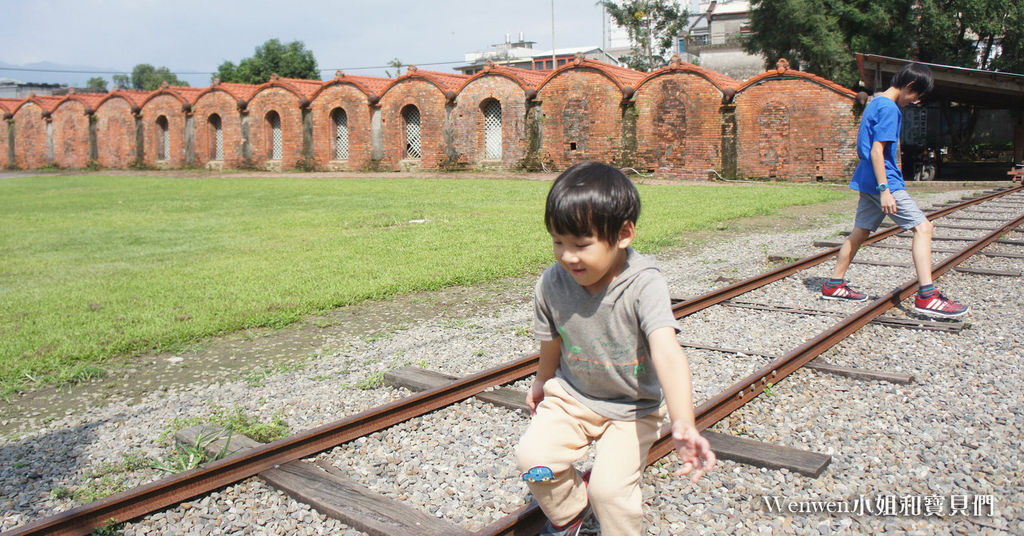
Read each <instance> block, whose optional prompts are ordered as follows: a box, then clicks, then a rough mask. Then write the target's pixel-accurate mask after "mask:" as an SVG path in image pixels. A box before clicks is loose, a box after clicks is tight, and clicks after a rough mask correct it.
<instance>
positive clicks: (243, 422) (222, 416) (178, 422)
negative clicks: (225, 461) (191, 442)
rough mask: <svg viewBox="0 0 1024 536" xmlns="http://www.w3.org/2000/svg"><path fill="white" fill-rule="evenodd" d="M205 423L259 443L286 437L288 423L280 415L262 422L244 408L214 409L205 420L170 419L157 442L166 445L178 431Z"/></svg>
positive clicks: (276, 414) (193, 418)
mask: <svg viewBox="0 0 1024 536" xmlns="http://www.w3.org/2000/svg"><path fill="white" fill-rule="evenodd" d="M206 423H213V424H216V425H218V426H220V427H222V428H224V429H225V430H229V431H231V432H234V433H236V434H241V435H244V436H246V437H248V438H250V439H252V440H254V441H259V442H261V443H270V442H271V441H276V440H278V439H281V438H283V437H287V436H288V423H287V422H285V420H284V415H282V414H281V413H275V414H274V415H273V416H271V418H270V422H263V421H261V420H260V419H259V418H258V417H257V416H255V415H253V414H251V413H248V412H247V411H246V410H245V408H243V407H241V406H235V407H234V408H233V409H231V410H228V409H226V408H222V407H215V408H214V412H213V415H211V416H210V417H208V418H205V419H203V418H199V417H189V418H186V419H179V418H174V419H171V422H170V423H168V424H167V426H166V427H164V431H163V432H161V433H160V436H159V437H158V438H157V441H158V442H160V443H163V444H166V443H168V442H169V441H170V440H171V438H173V437H174V434H176V433H178V431H179V430H181V429H183V428H188V427H189V426H196V425H199V424H206Z"/></svg>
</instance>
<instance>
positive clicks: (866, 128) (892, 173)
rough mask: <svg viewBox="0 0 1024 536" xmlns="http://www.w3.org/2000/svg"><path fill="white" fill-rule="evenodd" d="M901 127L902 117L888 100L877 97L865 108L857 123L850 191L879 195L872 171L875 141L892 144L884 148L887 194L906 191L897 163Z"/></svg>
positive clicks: (898, 110)
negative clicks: (854, 159)
mask: <svg viewBox="0 0 1024 536" xmlns="http://www.w3.org/2000/svg"><path fill="white" fill-rule="evenodd" d="M902 125H903V113H902V112H900V107H899V106H898V105H897V104H896V103H895V102H893V101H892V99H890V98H888V97H883V96H878V97H875V98H873V99H871V102H869V103H868V105H867V107H866V108H864V115H863V116H862V117H861V119H860V130H859V131H858V132H857V157H858V158H860V162H858V163H857V169H856V170H855V171H854V172H853V179H851V180H850V188H853V189H854V190H857V191H858V192H865V193H869V194H877V193H878V181H877V180H876V179H875V171H874V170H873V169H872V168H871V146H872V145H874V143H875V142H876V141H880V142H883V143H884V142H891V143H889V144H888V145H886V147H885V153H884V154H885V176H886V178H887V179H888V182H889V190H890V191H896V190H906V189H907V186H906V184H904V182H903V172H902V171H900V166H899V164H898V162H897V161H896V151H897V150H898V149H899V142H900V128H901V126H902Z"/></svg>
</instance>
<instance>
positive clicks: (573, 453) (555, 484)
mask: <svg viewBox="0 0 1024 536" xmlns="http://www.w3.org/2000/svg"><path fill="white" fill-rule="evenodd" d="M664 417H665V408H664V406H663V407H662V408H661V409H660V410H659V411H656V412H654V413H652V414H650V415H647V416H646V417H643V418H641V419H640V420H636V421H617V420H612V419H609V418H607V417H604V416H602V415H599V414H597V413H594V412H593V411H592V410H590V409H589V408H587V407H586V406H584V405H583V404H580V403H579V402H578V401H577V400H576V399H574V398H573V397H572V396H571V395H570V394H569V393H567V392H566V391H565V389H564V388H562V386H561V385H560V384H559V383H558V380H555V379H552V380H548V381H547V382H546V383H545V384H544V400H543V401H541V403H540V404H539V405H538V406H537V414H536V415H535V416H534V417H533V420H532V421H531V422H530V427H529V428H528V429H527V430H526V434H524V435H523V438H522V439H521V440H520V441H519V448H518V449H517V452H516V454H517V458H518V460H517V463H518V467H519V471H521V472H526V471H529V470H530V469H532V468H534V467H547V468H549V469H551V472H552V473H553V474H554V480H552V481H551V482H528V483H527V485H528V486H529V487H530V491H531V492H532V493H533V497H534V498H535V499H536V500H537V503H538V504H539V505H540V507H541V509H542V510H544V514H545V515H546V516H547V517H548V519H550V520H551V522H552V523H555V524H556V525H559V526H562V525H565V524H566V523H568V522H569V521H572V519H573V518H574V517H576V516H577V515H578V514H579V513H580V512H581V511H582V510H583V508H585V507H586V505H587V500H588V497H589V500H590V504H591V506H592V507H593V509H594V515H596V516H597V519H598V521H600V522H601V534H602V535H603V536H627V535H628V536H638V535H640V534H642V532H643V530H644V522H643V521H644V519H643V495H642V494H641V491H640V476H641V474H642V473H643V470H644V467H646V465H647V452H648V451H649V450H650V448H651V445H652V444H653V443H654V441H655V440H657V439H658V430H659V428H660V425H661V421H662V419H664ZM595 440H596V441H597V443H596V445H595V448H596V450H597V456H596V458H595V460H594V467H593V468H592V470H591V475H590V484H589V485H586V484H584V482H583V480H582V479H581V478H580V475H579V474H578V473H577V472H576V470H575V469H574V468H573V466H572V464H573V462H575V461H576V460H579V459H580V458H582V457H583V456H584V455H586V453H587V448H588V446H589V445H590V442H591V441H595Z"/></svg>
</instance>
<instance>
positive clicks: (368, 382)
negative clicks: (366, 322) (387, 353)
mask: <svg viewBox="0 0 1024 536" xmlns="http://www.w3.org/2000/svg"><path fill="white" fill-rule="evenodd" d="M385 373H386V371H383V370H382V371H379V372H374V373H372V374H370V375H369V376H367V377H365V378H363V379H361V380H359V381H357V382H356V383H354V384H352V387H353V388H354V389H359V390H360V391H366V390H369V389H376V388H377V387H380V386H382V385H384V374H385Z"/></svg>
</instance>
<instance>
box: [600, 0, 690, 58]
mask: <svg viewBox="0 0 1024 536" xmlns="http://www.w3.org/2000/svg"><path fill="white" fill-rule="evenodd" d="M597 5H599V6H602V7H604V9H605V10H606V11H608V15H610V16H611V18H612V19H614V20H615V23H616V24H618V25H619V26H621V27H623V28H625V30H626V35H628V36H629V43H630V48H631V50H630V53H629V55H627V56H623V57H621V58H619V60H620V61H623V62H625V63H626V64H627V65H629V67H630V68H632V69H636V70H638V71H653V70H654V69H657V68H659V67H663V66H664V65H665V64H666V62H667V61H666V60H667V58H666V56H668V54H669V51H670V50H672V48H673V41H674V40H675V38H676V36H677V35H679V34H680V33H681V32H682V30H683V28H685V27H686V24H687V21H688V20H689V18H690V14H689V12H688V11H687V10H686V9H685V8H683V7H681V6H680V5H679V2H677V1H676V0H627V1H625V2H623V3H622V5H621V6H620V5H619V4H618V3H617V2H614V1H613V0H601V1H599V2H598V3H597Z"/></svg>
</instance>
